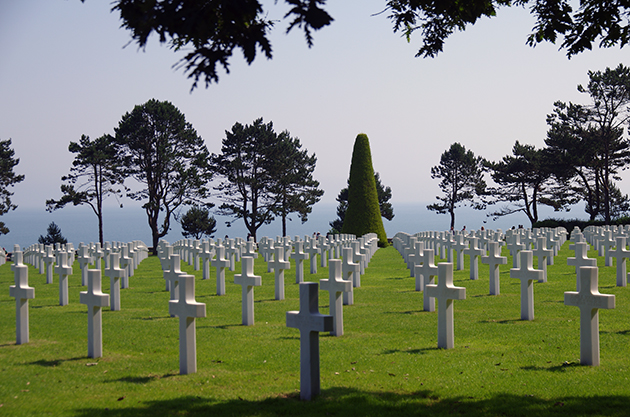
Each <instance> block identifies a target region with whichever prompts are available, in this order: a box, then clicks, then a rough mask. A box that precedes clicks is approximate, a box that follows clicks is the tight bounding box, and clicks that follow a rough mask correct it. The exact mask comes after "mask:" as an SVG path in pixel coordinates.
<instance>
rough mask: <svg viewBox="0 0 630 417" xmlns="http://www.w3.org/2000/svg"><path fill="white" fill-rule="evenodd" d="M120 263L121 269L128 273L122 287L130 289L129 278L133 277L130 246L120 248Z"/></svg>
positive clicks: (121, 284) (123, 279)
mask: <svg viewBox="0 0 630 417" xmlns="http://www.w3.org/2000/svg"><path fill="white" fill-rule="evenodd" d="M118 262H119V264H120V267H121V268H122V269H124V270H125V271H127V273H126V274H125V276H124V277H123V278H122V280H121V283H120V287H121V288H129V277H130V276H132V275H133V258H132V257H131V256H130V255H129V246H128V245H126V244H125V245H122V246H121V247H120V260H119V261H118ZM171 289H172V287H171Z"/></svg>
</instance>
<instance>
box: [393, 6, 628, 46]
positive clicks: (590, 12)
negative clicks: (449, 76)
mask: <svg viewBox="0 0 630 417" xmlns="http://www.w3.org/2000/svg"><path fill="white" fill-rule="evenodd" d="M511 6H525V7H527V8H529V9H530V13H531V14H532V15H533V16H534V17H535V18H536V24H535V25H534V28H533V32H532V33H531V34H530V35H529V36H528V38H527V43H528V44H529V45H530V46H535V45H536V44H538V43H540V42H543V41H547V42H552V43H556V41H557V39H558V37H559V36H561V37H563V41H562V44H561V46H560V48H563V49H566V51H567V56H569V57H571V56H573V55H576V54H578V53H580V52H583V51H584V50H591V49H592V48H593V43H598V46H600V47H604V48H609V47H612V46H615V45H620V46H625V45H626V44H627V43H628V41H630V25H628V14H629V13H630V5H629V4H628V3H620V2H617V1H613V0H604V1H600V0H583V1H580V2H579V8H576V9H575V10H574V8H573V6H575V2H571V1H569V0H560V1H558V0H517V1H510V0H472V1H470V0H453V1H441V2H436V1H431V0H387V8H388V10H389V11H391V14H390V16H389V17H390V19H391V20H392V21H393V23H394V32H402V33H403V34H404V35H405V36H406V38H407V40H408V41H409V40H410V38H411V35H412V33H413V32H416V31H418V30H419V31H421V33H422V34H421V36H422V42H423V46H422V47H421V48H420V50H419V51H418V54H417V55H416V56H425V57H433V56H436V55H437V54H438V53H439V52H441V51H442V49H443V46H444V41H445V40H446V38H447V37H448V36H450V35H451V34H452V33H453V32H455V31H456V30H461V31H463V30H465V29H466V27H467V26H468V25H474V24H475V23H476V22H477V20H478V19H480V18H483V17H495V16H496V12H497V10H498V9H500V8H501V7H511Z"/></svg>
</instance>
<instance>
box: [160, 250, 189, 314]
mask: <svg viewBox="0 0 630 417" xmlns="http://www.w3.org/2000/svg"><path fill="white" fill-rule="evenodd" d="M170 259H171V267H170V269H169V270H168V271H167V272H164V278H165V279H167V280H168V283H169V286H168V287H169V289H170V299H171V301H174V300H177V297H179V289H178V286H179V278H180V277H181V276H182V275H186V273H185V272H182V270H181V258H180V257H179V255H178V254H175V253H174V254H172V255H171V258H170ZM171 317H173V316H171Z"/></svg>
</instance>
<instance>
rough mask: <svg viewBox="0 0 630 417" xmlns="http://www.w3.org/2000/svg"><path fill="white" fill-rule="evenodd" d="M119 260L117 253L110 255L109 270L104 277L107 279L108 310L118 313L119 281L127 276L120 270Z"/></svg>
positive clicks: (125, 272)
mask: <svg viewBox="0 0 630 417" xmlns="http://www.w3.org/2000/svg"><path fill="white" fill-rule="evenodd" d="M119 260H120V254H119V253H110V254H109V261H108V262H107V264H108V267H109V268H107V269H106V270H105V276H106V277H109V295H110V297H109V301H110V302H109V309H110V310H112V311H120V279H121V278H123V277H124V276H125V275H126V274H127V271H125V270H124V269H122V268H120V266H119V263H118V262H119Z"/></svg>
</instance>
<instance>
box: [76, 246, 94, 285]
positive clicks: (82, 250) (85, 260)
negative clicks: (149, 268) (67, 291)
mask: <svg viewBox="0 0 630 417" xmlns="http://www.w3.org/2000/svg"><path fill="white" fill-rule="evenodd" d="M77 259H78V260H79V268H81V285H82V286H86V285H87V276H88V268H89V267H90V264H91V263H92V257H91V256H90V255H89V253H88V247H87V246H85V245H84V244H83V242H81V243H80V244H79V256H78V257H77Z"/></svg>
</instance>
